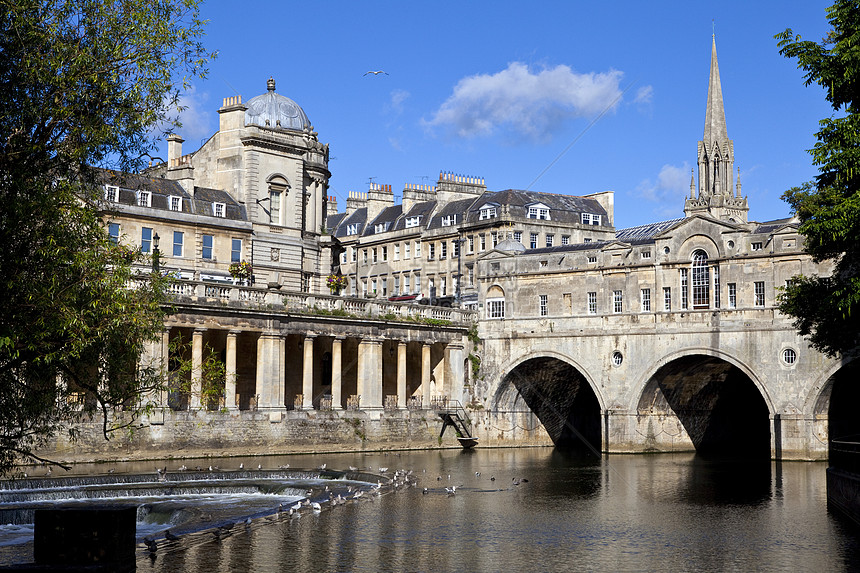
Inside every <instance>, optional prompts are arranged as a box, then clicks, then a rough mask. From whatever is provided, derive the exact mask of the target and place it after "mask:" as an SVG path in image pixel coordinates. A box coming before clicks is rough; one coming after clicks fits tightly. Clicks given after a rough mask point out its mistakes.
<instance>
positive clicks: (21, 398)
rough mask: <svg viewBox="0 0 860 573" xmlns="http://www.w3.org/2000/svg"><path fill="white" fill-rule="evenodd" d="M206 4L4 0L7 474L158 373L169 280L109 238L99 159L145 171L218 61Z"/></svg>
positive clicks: (3, 441)
mask: <svg viewBox="0 0 860 573" xmlns="http://www.w3.org/2000/svg"><path fill="white" fill-rule="evenodd" d="M198 1H199V0H0V98H2V101H3V105H2V106H0V205H2V207H0V285H2V286H0V292H2V293H3V295H2V296H0V473H7V472H9V471H10V469H11V468H13V467H14V464H15V463H16V461H17V460H20V459H22V458H24V459H31V460H42V458H40V457H39V456H38V455H37V454H36V453H35V452H36V451H37V450H38V448H39V447H41V446H43V445H44V444H45V443H47V441H48V440H50V439H51V438H52V437H53V436H55V435H56V433H57V432H58V431H61V429H63V428H70V427H73V426H68V425H66V424H65V422H67V421H68V420H70V419H73V417H74V416H75V415H95V414H99V415H101V416H102V420H103V431H104V434H105V437H108V436H109V433H110V431H111V430H113V429H116V428H117V427H119V426H121V425H122V421H121V420H125V421H126V423H127V422H128V417H127V416H125V415H123V416H122V417H118V416H117V415H116V413H117V412H118V411H121V410H126V411H131V412H132V413H135V412H139V411H140V409H141V408H142V407H143V406H145V401H144V400H142V398H143V397H144V396H145V395H146V394H147V393H148V392H150V391H152V390H153V389H154V388H156V387H157V386H158V385H159V384H161V380H160V379H159V377H158V376H157V374H158V370H159V369H158V368H141V367H140V366H138V358H139V356H140V354H141V352H142V350H143V348H144V345H145V343H146V342H147V341H148V340H151V339H153V338H154V337H155V336H156V335H157V333H159V332H160V331H161V329H162V327H163V326H162V325H163V314H162V305H163V303H164V292H165V289H164V280H163V279H162V278H161V277H158V276H149V277H146V278H145V280H140V278H136V277H135V276H133V274H132V267H131V263H132V262H133V261H134V260H135V259H136V258H137V257H139V256H140V255H139V254H138V253H135V252H133V251H130V250H129V249H126V248H123V247H121V246H120V245H116V244H114V243H113V242H112V241H111V239H110V237H109V236H108V235H107V232H106V229H105V227H104V223H103V222H102V220H101V217H100V209H101V208H102V205H101V199H102V193H101V192H100V191H99V186H98V178H97V177H98V169H95V168H96V167H115V168H118V169H120V170H123V171H134V170H136V169H138V168H139V166H140V165H141V164H142V163H143V158H144V157H147V156H148V153H149V152H151V151H152V148H153V142H152V141H151V138H152V136H153V135H154V134H155V135H157V134H158V131H159V129H161V130H165V131H166V130H170V128H171V124H170V121H169V120H168V119H167V118H168V111H169V110H171V109H173V108H176V107H177V104H178V101H179V96H180V92H181V91H182V90H183V89H184V88H185V87H187V85H188V82H190V80H191V79H192V78H193V77H195V76H203V75H204V74H205V66H206V64H207V61H208V58H209V57H210V56H208V55H207V54H206V53H205V52H204V50H203V47H202V45H201V44H200V38H201V36H202V28H203V25H204V23H203V22H202V21H201V20H200V18H199V13H198V6H197V3H198ZM132 284H134V285H136V286H135V288H128V287H129V286H130V285H132ZM63 431H65V430H63ZM69 431H70V432H72V433H73V432H74V430H69ZM42 461H50V460H42Z"/></svg>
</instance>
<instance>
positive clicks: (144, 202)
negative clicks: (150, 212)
mask: <svg viewBox="0 0 860 573" xmlns="http://www.w3.org/2000/svg"><path fill="white" fill-rule="evenodd" d="M137 204H138V205H140V206H141V207H152V193H150V192H149V191H143V190H140V191H138V192H137Z"/></svg>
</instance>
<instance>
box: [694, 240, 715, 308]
mask: <svg viewBox="0 0 860 573" xmlns="http://www.w3.org/2000/svg"><path fill="white" fill-rule="evenodd" d="M691 274H692V279H693V280H692V283H693V308H694V309H700V308H708V307H709V306H710V302H711V295H710V286H711V278H710V273H709V269H708V254H707V253H706V252H705V251H703V250H701V249H698V250H696V251H694V252H693V264H692V268H691Z"/></svg>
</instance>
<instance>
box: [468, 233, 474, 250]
mask: <svg viewBox="0 0 860 573" xmlns="http://www.w3.org/2000/svg"><path fill="white" fill-rule="evenodd" d="M469 252H470V253H474V252H475V237H474V235H469Z"/></svg>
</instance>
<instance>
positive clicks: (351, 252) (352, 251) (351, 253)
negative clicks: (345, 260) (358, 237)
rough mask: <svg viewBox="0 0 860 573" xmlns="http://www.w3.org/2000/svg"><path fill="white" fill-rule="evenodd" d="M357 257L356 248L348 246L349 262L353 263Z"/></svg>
mask: <svg viewBox="0 0 860 573" xmlns="http://www.w3.org/2000/svg"><path fill="white" fill-rule="evenodd" d="M357 257H358V249H356V248H355V247H350V248H349V260H350V262H352V263H354V262H355V261H356V259H357Z"/></svg>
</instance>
